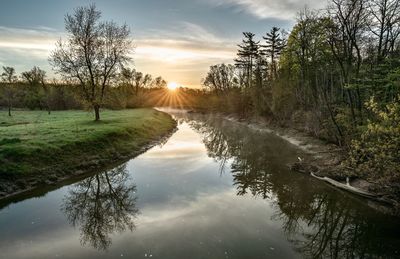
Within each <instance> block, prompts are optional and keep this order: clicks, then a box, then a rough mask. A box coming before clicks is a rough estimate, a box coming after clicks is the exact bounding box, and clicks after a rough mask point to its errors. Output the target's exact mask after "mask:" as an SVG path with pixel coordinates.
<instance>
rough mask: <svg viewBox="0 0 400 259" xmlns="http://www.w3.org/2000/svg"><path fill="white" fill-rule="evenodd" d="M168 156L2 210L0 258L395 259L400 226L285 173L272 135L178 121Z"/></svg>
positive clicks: (189, 118)
mask: <svg viewBox="0 0 400 259" xmlns="http://www.w3.org/2000/svg"><path fill="white" fill-rule="evenodd" d="M175 117H176V119H177V120H178V121H179V126H178V130H177V131H176V132H175V133H174V134H173V135H172V136H171V137H170V138H169V139H168V140H167V141H166V142H165V143H163V144H162V145H159V146H156V147H154V148H152V149H150V150H149V151H147V152H146V153H144V154H142V155H140V156H138V157H136V158H134V159H132V160H130V161H129V162H127V163H125V164H122V165H120V166H118V167H116V168H114V169H113V170H110V171H107V172H100V173H99V174H97V175H93V176H90V177H88V178H86V179H83V180H81V181H79V182H77V183H73V184H70V185H66V186H63V187H59V188H58V189H55V190H54V189H53V190H40V191H39V192H35V193H32V194H30V195H25V196H23V197H18V198H16V199H14V200H11V201H3V202H2V203H0V258H7V259H8V258H117V257H118V258H120V257H127V258H282V259H283V258H360V257H361V258H397V257H399V249H400V224H399V221H398V220H396V219H394V218H391V217H389V216H385V215H383V214H381V213H379V212H377V211H375V210H373V209H371V208H370V207H368V206H367V205H365V204H366V203H365V202H362V201H361V200H359V199H358V198H355V197H353V196H351V195H348V194H346V193H343V192H341V191H337V190H334V189H333V188H331V187H329V186H327V185H325V184H323V183H321V182H318V181H316V180H314V179H311V178H310V177H307V176H304V175H301V174H297V173H292V172H290V171H289V170H288V168H287V164H288V163H290V162H293V161H296V159H297V157H298V156H302V157H303V156H305V154H303V153H302V151H301V150H299V149H297V148H296V147H294V146H292V145H291V144H289V143H287V142H285V141H284V140H281V139H279V138H277V137H275V136H273V135H270V134H266V133H259V132H255V131H252V130H250V129H248V128H246V127H242V126H240V125H237V124H235V123H233V122H229V121H223V120H221V119H218V118H212V117H208V118H206V117H201V116H194V115H185V114H176V115H175Z"/></svg>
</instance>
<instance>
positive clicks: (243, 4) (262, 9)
mask: <svg viewBox="0 0 400 259" xmlns="http://www.w3.org/2000/svg"><path fill="white" fill-rule="evenodd" d="M204 1H206V2H207V3H208V4H211V5H213V6H232V7H234V8H235V9H236V11H238V12H247V13H249V14H251V15H253V16H255V17H257V18H260V19H267V18H275V19H281V20H292V19H293V18H294V17H295V16H296V13H297V12H298V11H300V10H301V9H304V7H305V6H308V7H310V8H317V9H319V8H323V7H324V6H325V4H326V2H325V1H323V0H204Z"/></svg>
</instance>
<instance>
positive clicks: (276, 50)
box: [262, 27, 285, 79]
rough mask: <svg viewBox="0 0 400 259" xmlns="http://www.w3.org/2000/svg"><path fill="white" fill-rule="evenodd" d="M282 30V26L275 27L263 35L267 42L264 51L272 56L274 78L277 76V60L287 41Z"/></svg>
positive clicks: (271, 73) (272, 74)
mask: <svg viewBox="0 0 400 259" xmlns="http://www.w3.org/2000/svg"><path fill="white" fill-rule="evenodd" d="M280 31H281V29H280V28H277V27H273V28H272V29H271V31H270V32H269V33H267V34H266V36H264V37H263V39H264V40H265V42H266V44H265V45H263V46H262V47H263V49H262V53H263V54H264V55H266V56H267V57H268V58H270V68H271V70H270V76H271V77H272V78H273V79H274V78H276V76H277V60H278V58H279V56H280V54H281V52H282V50H283V48H284V47H285V41H284V40H283V39H282V36H281V33H280Z"/></svg>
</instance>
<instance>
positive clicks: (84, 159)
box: [0, 109, 175, 179]
mask: <svg viewBox="0 0 400 259" xmlns="http://www.w3.org/2000/svg"><path fill="white" fill-rule="evenodd" d="M174 126H175V122H174V121H173V119H172V118H171V117H170V116H169V115H167V114H164V113H161V112H158V111H155V110H153V109H135V110H121V111H109V110H106V111H102V113H101V121H99V122H95V121H94V120H93V114H92V113H89V112H85V111H55V112H52V114H51V115H48V114H47V112H45V111H14V112H13V116H12V117H9V116H8V115H7V112H6V111H0V178H11V179H14V178H18V177H22V176H32V175H35V174H42V175H43V174H54V173H57V174H62V173H64V174H68V173H70V172H71V171H72V170H77V169H78V168H80V167H84V164H90V162H91V161H97V162H98V161H100V163H102V164H104V163H106V162H107V161H110V162H112V161H113V159H114V160H115V159H116V158H118V157H121V156H127V155H129V154H135V152H137V151H138V150H139V149H140V148H142V147H143V146H144V145H146V144H147V143H149V142H151V141H152V140H155V139H157V138H159V137H160V136H161V135H163V134H166V133H167V132H169V131H170V130H172V129H173V128H174ZM114 162H115V161H114ZM83 169H85V168H83Z"/></svg>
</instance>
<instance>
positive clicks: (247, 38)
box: [235, 32, 260, 87]
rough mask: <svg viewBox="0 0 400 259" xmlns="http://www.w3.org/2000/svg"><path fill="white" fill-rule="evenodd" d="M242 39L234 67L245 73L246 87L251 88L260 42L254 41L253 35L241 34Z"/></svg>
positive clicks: (248, 33) (249, 33)
mask: <svg viewBox="0 0 400 259" xmlns="http://www.w3.org/2000/svg"><path fill="white" fill-rule="evenodd" d="M243 35H244V39H243V40H242V44H239V45H238V47H239V49H238V52H237V58H236V59H235V65H236V66H237V67H238V68H241V69H243V70H244V71H245V74H246V83H247V85H246V86H247V87H251V84H252V74H253V67H254V64H255V61H256V59H257V57H258V56H259V49H260V42H259V41H255V40H254V36H255V34H254V33H251V32H243Z"/></svg>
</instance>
